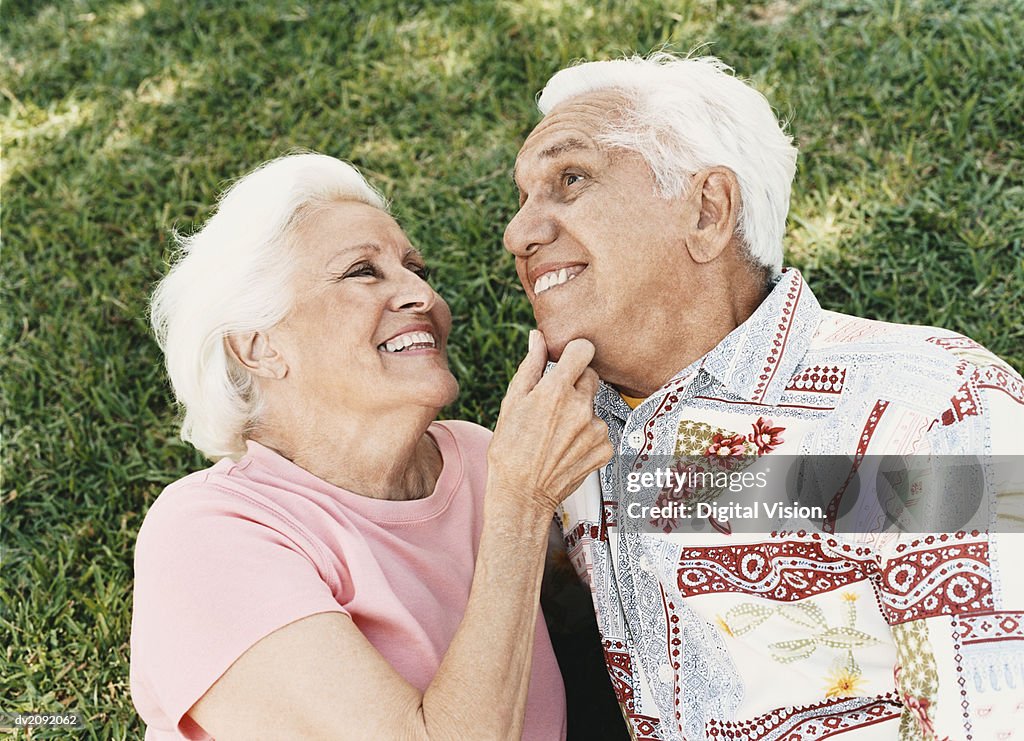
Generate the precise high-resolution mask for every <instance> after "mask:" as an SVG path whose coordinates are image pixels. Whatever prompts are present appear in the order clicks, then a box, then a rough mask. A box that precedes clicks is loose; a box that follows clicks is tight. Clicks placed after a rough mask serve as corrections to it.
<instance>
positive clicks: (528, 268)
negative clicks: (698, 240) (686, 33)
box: [505, 91, 694, 389]
mask: <svg viewBox="0 0 1024 741" xmlns="http://www.w3.org/2000/svg"><path fill="white" fill-rule="evenodd" d="M625 102H626V101H625V98H624V97H623V96H622V94H621V93H619V92H617V91H600V92H596V93H591V94H588V95H583V96H580V97H577V98H574V99H572V100H569V101H567V102H566V103H563V104H562V105H560V106H558V107H557V108H555V109H554V110H553V111H551V112H550V113H549V114H548V115H547V116H546V117H545V118H544V120H543V121H541V122H540V124H538V126H537V128H536V129H534V130H533V132H532V133H531V134H530V136H529V137H528V138H527V139H526V142H525V143H524V144H523V147H522V149H521V150H520V151H519V156H518V158H517V159H516V169H515V180H516V185H517V186H518V188H519V212H518V213H517V214H516V215H515V217H514V218H513V219H512V221H511V222H510V223H509V225H508V227H507V228H506V229H505V248H506V249H507V250H508V251H509V252H511V253H512V254H513V255H515V258H516V272H517V273H518V274H519V280H520V281H521V282H522V284H523V287H524V288H525V289H526V295H527V297H528V298H529V300H530V303H531V304H532V305H533V311H534V315H535V316H536V319H537V326H538V328H539V329H540V330H541V331H542V332H543V333H544V335H545V338H546V339H547V342H548V347H549V350H550V351H551V354H552V356H553V357H555V358H558V357H559V355H560V354H561V351H562V349H563V348H564V347H565V345H566V344H567V343H568V342H569V340H571V339H573V338H576V337H585V338H587V339H589V340H590V341H591V342H593V343H594V346H595V348H596V350H597V352H596V355H595V358H594V363H593V366H594V368H595V369H596V370H597V371H598V373H599V374H600V375H601V376H602V377H603V378H604V379H605V380H608V381H610V382H612V383H618V384H619V385H620V386H622V387H623V388H626V389H630V388H633V389H635V388H637V387H638V386H639V384H635V383H631V382H630V380H631V379H630V378H629V377H628V376H630V374H631V373H632V372H633V371H632V369H631V366H632V365H633V363H631V362H630V361H631V359H633V360H635V357H632V353H631V348H632V349H634V350H635V348H636V347H638V346H639V347H647V348H657V347H663V346H664V343H672V342H678V341H679V340H680V339H681V338H679V337H678V336H675V335H678V332H679V326H680V325H679V322H678V317H679V312H680V311H686V310H687V309H688V308H689V307H690V305H691V304H692V303H694V302H693V297H692V287H689V286H687V285H686V284H685V282H684V281H683V280H682V279H683V278H684V277H685V276H686V275H687V272H688V266H689V264H690V263H691V260H690V258H689V255H688V254H687V251H686V249H685V247H684V242H683V240H682V239H681V238H680V237H681V235H682V234H684V233H685V229H686V223H687V222H686V218H687V216H688V215H689V210H688V209H689V206H688V204H687V202H686V199H684V198H675V199H671V200H666V199H662V198H660V197H658V195H657V194H656V192H655V182H654V176H653V174H652V173H651V171H650V168H649V167H648V166H647V164H646V162H645V161H644V160H643V158H642V157H640V156H639V155H638V154H635V153H633V152H627V151H622V150H614V149H609V148H607V147H604V146H601V145H599V144H598V142H597V141H596V137H597V136H598V134H599V133H600V131H601V129H602V127H603V126H604V124H605V122H607V121H608V120H609V118H610V117H612V116H615V115H617V113H616V111H618V110H621V108H622V107H623V106H624V105H625ZM673 318H675V319H673ZM670 366H671V363H669V365H667V366H666V367H670ZM676 370H678V368H674V369H671V370H668V371H663V373H668V374H669V376H671V374H672V373H674V372H675V371H676ZM663 380H667V377H666V378H665V379H663Z"/></svg>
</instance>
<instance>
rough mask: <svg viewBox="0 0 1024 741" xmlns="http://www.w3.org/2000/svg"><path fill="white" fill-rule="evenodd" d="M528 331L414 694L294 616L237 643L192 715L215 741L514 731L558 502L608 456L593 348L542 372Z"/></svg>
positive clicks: (360, 641)
mask: <svg viewBox="0 0 1024 741" xmlns="http://www.w3.org/2000/svg"><path fill="white" fill-rule="evenodd" d="M546 355H547V352H546V348H545V347H544V343H543V341H542V340H541V338H540V336H539V333H538V334H537V335H536V338H534V337H533V336H532V337H531V347H530V352H529V354H528V355H527V357H526V359H525V360H524V361H523V363H522V365H520V368H519V371H518V372H517V373H516V376H515V377H514V378H513V379H512V383H511V384H510V385H509V391H508V394H507V395H506V397H505V400H504V401H503V402H502V409H501V415H500V417H499V420H498V424H497V427H496V428H495V432H494V438H493V439H492V442H491V446H490V449H489V451H488V464H489V470H488V482H487V492H486V499H485V506H484V525H483V532H482V534H481V539H480V548H479V551H478V553H477V561H476V571H475V573H474V578H473V587H472V590H471V593H470V598H469V603H468V604H467V607H466V613H465V616H464V617H463V620H462V622H461V624H460V626H459V629H458V631H457V632H456V634H455V637H454V639H453V640H452V643H451V645H450V646H449V649H448V652H447V653H446V654H445V657H444V659H443V660H442V662H441V666H440V668H439V669H438V672H437V674H436V676H435V677H434V680H433V681H432V682H431V684H430V686H429V687H427V689H426V691H425V692H423V693H420V692H419V691H418V690H417V689H416V688H415V687H413V686H412V685H410V684H409V683H408V682H406V681H405V680H404V679H403V678H402V677H401V676H400V675H399V674H398V673H397V672H396V671H395V670H394V669H393V668H392V667H391V666H390V665H389V664H388V663H387V661H386V660H385V659H384V658H383V657H382V656H381V655H380V653H378V652H377V650H376V649H375V648H373V646H372V645H371V644H370V643H369V641H367V640H366V638H365V637H364V636H363V635H362V633H361V632H360V631H359V630H358V628H356V626H355V625H354V624H353V622H352V620H351V619H350V618H349V617H348V616H345V615H340V614H337V613H326V614H321V615H313V616H310V617H308V618H305V619H302V620H299V621H296V622H295V623H292V624H291V625H288V626H286V627H284V628H282V629H280V630H278V631H276V632H274V633H272V634H271V635H269V636H267V637H266V638H264V639H263V640H261V641H259V642H258V643H257V644H256V645H254V646H253V647H252V648H250V649H249V650H248V651H246V652H245V653H244V654H243V655H242V656H241V657H240V658H239V659H238V661H236V662H235V663H234V664H233V665H232V666H231V668H230V669H228V671H227V672H225V674H224V675H223V676H222V677H221V678H220V679H219V680H218V681H217V682H216V683H215V684H214V685H213V687H211V689H210V690H209V691H208V692H207V693H206V694H205V695H204V696H203V697H202V698H201V699H200V700H199V701H198V702H197V703H196V704H195V705H194V706H193V707H192V709H191V710H190V711H189V715H190V716H191V718H192V719H193V720H195V721H196V722H197V723H199V725H201V726H202V727H203V728H204V729H205V730H206V731H207V732H208V733H210V734H211V735H213V736H215V737H216V738H217V739H220V740H221V741H224V739H232V738H240V739H252V738H280V737H302V738H311V739H312V738H325V739H348V738H351V739H365V738H387V739H431V741H436V739H465V738H474V739H505V738H514V739H518V738H519V737H520V735H521V732H522V727H523V716H524V710H525V706H526V696H527V690H528V685H529V680H530V668H531V660H532V657H533V637H534V628H535V626H536V622H537V610H538V595H539V590H540V581H541V576H542V571H543V564H544V546H545V543H546V541H547V533H548V527H549V524H550V522H551V517H552V515H553V512H554V508H555V506H556V505H557V504H558V502H560V501H561V500H562V499H563V498H564V497H565V496H567V495H568V494H569V493H570V492H572V491H573V490H574V489H575V488H576V487H577V486H578V485H579V483H580V481H582V480H583V478H584V477H585V476H586V475H587V474H588V473H589V472H590V471H592V470H594V469H595V468H596V467H598V466H600V465H601V464H602V463H604V462H606V461H607V460H608V458H609V457H610V455H611V447H610V445H609V444H608V440H607V431H606V428H605V427H604V424H603V423H602V422H600V421H599V420H597V419H596V418H595V417H594V416H593V407H592V403H593V396H594V393H595V391H596V388H597V377H596V375H595V374H594V372H593V371H592V370H590V369H589V368H587V365H588V364H589V362H590V360H591V358H592V357H593V346H592V345H590V343H589V342H586V341H575V342H572V343H570V344H569V345H568V346H567V347H566V349H565V352H564V353H563V355H562V358H561V360H560V361H559V363H558V364H557V365H556V367H555V368H554V369H553V370H552V371H551V372H550V373H548V374H547V375H546V376H543V377H542V373H543V369H544V365H545V360H546Z"/></svg>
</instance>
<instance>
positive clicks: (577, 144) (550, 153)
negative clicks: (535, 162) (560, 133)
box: [540, 138, 587, 159]
mask: <svg viewBox="0 0 1024 741" xmlns="http://www.w3.org/2000/svg"><path fill="white" fill-rule="evenodd" d="M586 148H587V143H586V142H585V141H583V140H582V139H576V138H569V139H563V140H562V141H560V142H555V143H554V144H552V145H551V146H549V147H545V148H544V149H542V150H540V156H541V157H543V158H544V159H550V158H552V157H557V156H558V155H560V154H565V153H566V152H571V151H573V150H575V149H586Z"/></svg>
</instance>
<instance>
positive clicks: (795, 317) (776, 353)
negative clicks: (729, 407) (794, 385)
mask: <svg viewBox="0 0 1024 741" xmlns="http://www.w3.org/2000/svg"><path fill="white" fill-rule="evenodd" d="M820 321H821V305H820V304H819V303H818V300H817V299H816V298H815V297H814V294H813V293H812V292H811V288H810V286H808V285H807V283H806V282H805V281H804V279H803V276H802V275H800V271H799V270H796V269H795V268H786V269H785V270H783V273H782V275H781V276H780V277H779V278H778V280H777V281H776V283H775V286H774V287H773V288H772V290H771V292H770V293H769V294H768V296H767V297H766V298H765V300H764V301H762V302H761V305H760V306H758V307H757V309H755V310H754V313H753V314H751V315H750V316H749V317H748V318H747V320H746V321H745V322H743V324H741V325H740V326H738V327H737V328H736V329H734V330H733V331H732V332H730V333H729V334H728V335H727V336H726V337H725V339H724V340H722V341H721V342H720V343H718V346H717V347H715V348H714V349H713V350H711V352H709V353H708V354H707V355H705V356H704V359H703V362H702V364H701V368H702V369H703V370H704V371H706V372H707V373H709V374H710V375H711V376H713V377H714V378H715V380H717V381H718V382H719V383H720V384H721V385H722V386H723V387H724V388H725V389H727V390H728V391H730V392H732V393H733V394H735V395H736V396H738V397H740V398H741V399H743V400H745V401H751V402H754V403H757V404H765V405H767V406H774V405H775V404H778V403H779V401H780V400H781V399H782V392H783V391H784V390H785V388H786V386H787V385H789V381H790V379H791V378H792V377H793V374H794V373H795V372H796V370H797V368H798V367H799V366H800V364H801V362H802V361H803V358H804V355H806V354H807V349H808V348H809V347H810V344H811V339H812V338H813V337H814V333H815V331H816V330H817V328H818V323H819V322H820Z"/></svg>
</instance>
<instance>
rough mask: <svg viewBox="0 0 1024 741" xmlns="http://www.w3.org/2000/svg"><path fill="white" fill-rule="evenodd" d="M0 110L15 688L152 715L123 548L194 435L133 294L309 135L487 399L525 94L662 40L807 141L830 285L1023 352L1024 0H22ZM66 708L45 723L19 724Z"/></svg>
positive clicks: (474, 392)
mask: <svg viewBox="0 0 1024 741" xmlns="http://www.w3.org/2000/svg"><path fill="white" fill-rule="evenodd" d="M0 14H2V24H3V72H2V78H0V93H2V97H0V120H2V127H3V128H2V135H3V142H4V152H3V153H4V161H3V170H2V188H3V191H2V197H3V201H2V206H3V211H2V228H3V251H2V269H3V280H2V290H3V309H4V310H3V315H2V324H0V342H2V347H0V378H2V394H3V397H2V404H3V407H2V409H3V429H2V433H3V438H2V442H3V450H2V455H3V459H2V463H3V477H4V481H3V489H2V494H0V497H2V503H3V507H2V524H0V545H2V559H3V562H2V569H3V570H2V582H0V583H2V587H0V601H2V602H0V635H3V637H4V639H3V650H2V653H0V698H3V700H2V703H3V704H2V705H0V710H4V711H16V712H30V711H36V712H57V711H61V710H63V709H67V710H74V711H78V712H80V713H82V714H83V716H84V717H85V718H86V722H87V728H86V729H85V731H84V732H83V734H82V735H83V736H84V737H87V738H98V739H121V738H135V737H139V736H141V733H142V726H141V724H140V723H139V721H138V719H137V717H136V715H135V712H134V709H133V707H132V704H131V699H130V697H129V693H128V633H129V624H130V612H131V579H132V548H133V543H134V539H135V535H136V533H137V531H138V528H139V525H140V523H141V521H142V518H143V515H144V514H145V512H146V510H147V508H148V507H149V505H150V504H151V503H152V502H153V500H154V498H155V497H156V496H157V495H158V494H159V492H160V490H161V488H162V487H163V486H164V485H166V484H167V483H169V482H170V481H172V480H174V479H176V478H178V477H180V476H181V475H183V474H184V473H185V472H187V471H190V470H193V469H195V468H197V467H201V466H203V465H204V462H203V460H202V459H201V457H200V456H199V455H198V454H196V453H195V452H194V451H192V450H190V449H189V448H188V447H186V446H185V445H183V444H182V443H181V442H180V441H178V440H177V433H176V425H175V412H174V409H173V406H172V404H171V399H170V397H169V393H168V390H167V388H166V384H165V381H164V377H163V372H162V369H161V360H160V354H159V351H158V349H157V347H156V345H155V343H154V342H153V340H152V339H151V337H150V335H149V332H148V328H147V322H146V317H145V314H146V301H147V295H148V293H149V291H150V290H151V288H152V286H153V283H154V282H155V281H156V280H157V279H158V278H159V277H160V276H161V275H162V273H163V272H164V270H165V267H166V261H167V259H168V257H169V254H170V253H169V247H170V241H169V234H170V232H171V230H172V229H179V230H182V231H184V232H186V233H187V232H189V231H191V230H193V229H195V228H196V227H197V225H198V224H200V223H201V222H202V220H203V219H205V218H206V217H207V216H208V215H209V214H210V211H211V206H212V204H213V203H214V201H215V197H216V195H217V193H218V192H219V191H220V190H221V189H222V188H223V187H224V186H225V184H227V183H228V182H229V181H230V180H231V179H232V178H234V177H237V176H238V175H240V174H242V173H244V172H245V171H246V170H248V169H249V168H251V167H253V166H255V165H256V164H258V163H260V162H262V161H264V160H266V159H269V158H271V157H275V156H277V155H280V154H282V153H285V152H287V151H289V150H291V149H293V148H296V147H303V148H310V149H314V150H317V151H320V152H324V153H327V154H332V155H336V156H339V157H343V158H345V159H348V160H350V161H352V162H353V163H355V164H356V165H357V166H358V167H359V168H360V169H361V170H362V171H363V172H364V173H365V174H366V175H367V176H368V177H369V179H370V180H371V181H372V182H373V183H375V184H376V185H377V186H379V187H380V188H381V189H382V190H383V191H384V192H385V193H386V194H387V195H388V196H389V197H391V198H393V199H394V202H395V213H396V215H397V217H398V218H399V220H400V222H401V223H402V224H403V225H404V226H405V228H406V230H407V231H408V233H409V234H410V235H411V238H412V240H413V242H414V243H415V244H417V245H419V246H420V247H421V248H422V249H423V251H424V252H425V254H426V255H427V258H428V260H429V261H430V263H431V264H432V266H433V267H434V268H435V273H436V275H437V276H438V278H437V281H436V286H437V288H438V290H439V291H440V292H441V294H442V295H444V296H445V297H446V298H447V299H448V301H449V303H450V304H451V307H452V311H453V314H454V317H455V330H454V336H453V339H452V345H453V347H452V351H451V362H452V367H453V370H454V371H455V373H456V375H457V376H458V378H459V381H460V383H461V386H462V394H461V397H460V399H459V401H458V402H457V403H456V404H455V405H454V406H453V407H452V408H451V409H449V410H447V414H446V416H453V417H463V418H467V419H471V420H474V421H477V422H479V423H481V424H484V425H491V424H493V422H494V419H495V415H496V412H497V408H498V403H499V401H500V399H501V395H502V392H503V390H504V387H505V383H506V382H507V379H508V378H509V376H510V374H511V371H512V369H513V368H514V367H515V365H516V364H517V362H518V360H519V357H520V355H521V353H522V352H524V351H525V348H526V332H527V330H528V328H529V326H530V319H531V315H530V311H529V306H528V304H527V302H526V300H525V298H524V296H523V294H522V291H521V289H520V288H519V286H518V282H517V280H516V277H515V273H514V270H513V267H512V263H511V261H510V259H509V258H508V257H507V255H506V254H505V253H504V252H503V250H502V248H501V234H502V231H503V228H504V226H505V224H506V223H507V222H508V219H509V218H510V216H511V214H512V213H513V212H514V209H515V207H516V203H517V202H516V197H515V189H514V186H513V184H512V180H511V165H512V161H513V158H514V156H515V153H516V151H517V149H518V146H519V144H520V143H521V142H522V140H523V138H524V137H525V135H526V134H527V133H528V131H529V130H530V128H531V127H532V126H533V125H534V124H535V123H536V121H537V113H536V111H535V108H534V106H533V100H534V95H535V93H536V92H537V91H539V89H540V88H541V87H542V86H543V83H544V82H545V80H546V79H547V77H548V76H549V75H550V74H552V73H553V72H554V71H556V70H557V69H559V68H560V67H562V66H565V65H566V64H568V63H569V62H571V61H572V60H575V59H578V58H588V59H596V58H608V57H614V56H619V55H622V54H623V53H627V52H632V51H634V50H636V51H640V52H647V51H650V50H652V49H655V48H659V47H661V46H662V45H666V44H667V45H668V46H669V48H671V49H674V50H677V51H684V52H685V51H687V50H689V49H692V48H694V47H696V46H697V45H700V44H703V43H708V46H707V47H706V48H707V49H708V50H709V51H710V52H712V53H715V54H717V55H718V56H720V57H721V58H722V59H724V60H725V61H727V62H728V63H730V64H731V65H733V66H734V67H735V68H736V70H737V72H738V74H740V75H741V76H743V77H745V78H749V79H751V80H753V81H754V82H755V83H756V85H757V86H758V87H759V88H760V89H762V90H763V91H764V92H765V93H766V94H767V95H768V96H769V98H770V100H771V101H772V102H773V104H774V106H775V107H776V108H777V109H778V111H779V112H780V114H781V115H782V116H783V117H784V118H785V119H787V120H788V121H789V122H790V127H791V130H792V132H793V134H794V135H795V137H796V139H797V142H798V144H799V146H800V149H801V157H800V165H799V170H798V173H797V181H796V185H795V188H794V194H793V208H792V214H791V222H790V226H789V235H788V255H789V257H788V262H789V263H790V264H794V265H796V266H798V267H799V268H801V270H803V272H804V275H805V277H806V278H807V279H808V281H809V282H810V284H811V285H812V287H813V288H814V290H815V291H816V293H817V295H818V297H819V298H820V300H821V302H822V304H823V305H824V306H825V307H826V308H829V309H835V310H839V311H846V312H850V313H855V314H860V315H864V316H869V317H874V318H879V319H885V320H890V321H899V322H914V323H925V324H936V325H941V326H946V327H949V328H952V329H955V330H958V331H961V332H963V333H965V334H967V335H969V336H971V337H973V338H974V339H976V340H978V341H979V342H981V343H983V344H985V345H987V346H988V347H989V348H991V349H992V350H993V351H995V352H996V353H997V354H999V355H1001V356H1002V357H1004V358H1005V359H1006V360H1008V361H1009V362H1010V363H1011V364H1012V365H1014V366H1015V367H1016V368H1018V369H1021V368H1022V367H1024V321H1022V312H1021V307H1022V306H1024V115H1022V111H1024V85H1022V80H1021V76H1020V66H1019V64H1020V60H1021V59H1024V4H1022V3H1021V2H1020V1H1019V0H1010V1H1009V2H1007V1H1006V0H1000V1H998V2H997V1H995V0H992V1H991V2H988V1H981V0H979V2H954V1H952V0H950V1H948V2H939V1H935V2H914V1H908V0H905V1H901V0H892V1H889V2H873V1H871V0H862V1H860V2H852V1H851V2H820V3H811V2H786V1H785V0H777V1H775V2H769V3H743V2H724V1H719V2H714V1H713V0H712V1H708V2H696V1H694V2H685V1H682V0H676V1H675V2H667V1H665V2H660V1H659V2H644V3H622V2H610V1H605V2H575V1H573V0H533V1H531V2H521V3H513V2H472V1H469V0H465V1H462V2H420V3H416V2H398V1H395V2H376V3H375V2H366V1H361V2H357V1H355V0H353V1H352V2H309V1H300V0H288V1H287V2H285V1H281V2H234V1H218V0H205V1H199V0H188V1H185V0H173V1H172V0H148V1H146V2H142V1H137V2H104V1H102V0H95V1H94V2H84V1H76V0H71V1H66V2H60V3H50V2H31V1H29V0H7V2H4V3H3V5H2V7H0ZM61 735H62V733H59V732H56V731H46V730H39V731H36V732H34V733H33V734H32V738H40V739H41V738H54V737H59V736H61Z"/></svg>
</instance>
